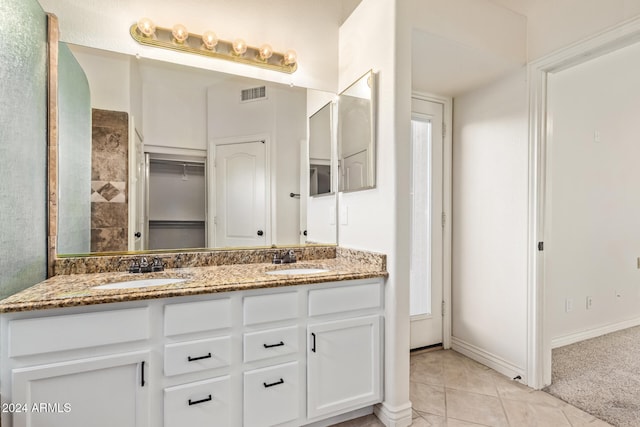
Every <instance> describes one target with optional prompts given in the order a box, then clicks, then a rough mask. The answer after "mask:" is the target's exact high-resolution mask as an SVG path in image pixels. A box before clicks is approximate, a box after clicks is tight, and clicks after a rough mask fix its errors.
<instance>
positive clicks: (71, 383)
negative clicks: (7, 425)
mask: <svg viewBox="0 0 640 427" xmlns="http://www.w3.org/2000/svg"><path fill="white" fill-rule="evenodd" d="M148 357H149V353H148V352H135V353H125V354H116V355H110V356H103V357H96V358H90V359H79V360H73V361H69V362H61V363H54V364H49V365H40V366H33V367H29V368H21V369H14V370H13V372H12V375H13V385H12V389H13V396H12V398H13V401H14V402H21V403H24V404H27V405H28V407H29V410H28V411H24V412H16V413H15V414H14V416H13V426H14V427H86V426H95V427H112V426H118V427H143V426H148V425H149V420H148V412H149V407H148V394H147V393H148V391H147V390H148V389H149V386H148V384H147V377H148V374H147V373H146V372H145V366H144V363H147V362H146V361H147V360H148ZM146 367H148V363H147V366H146ZM34 405H35V406H34Z"/></svg>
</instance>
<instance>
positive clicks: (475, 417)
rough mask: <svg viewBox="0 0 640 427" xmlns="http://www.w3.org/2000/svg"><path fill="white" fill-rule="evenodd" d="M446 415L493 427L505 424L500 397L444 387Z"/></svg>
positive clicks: (505, 419)
mask: <svg viewBox="0 0 640 427" xmlns="http://www.w3.org/2000/svg"><path fill="white" fill-rule="evenodd" d="M446 399H447V417H448V418H455V419H457V420H461V421H468V422H474V423H480V424H485V425H490V426H495V427H500V426H507V425H508V424H507V418H506V417H505V414H504V411H503V409H502V403H501V402H500V399H499V398H497V397H495V396H487V395H484V394H479V393H469V392H466V391H461V390H454V389H449V388H447V389H446Z"/></svg>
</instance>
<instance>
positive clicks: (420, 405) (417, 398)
mask: <svg viewBox="0 0 640 427" xmlns="http://www.w3.org/2000/svg"><path fill="white" fill-rule="evenodd" d="M409 399H410V400H411V404H412V406H413V409H415V410H416V411H419V412H427V413H429V414H434V415H443V416H444V415H446V410H445V401H444V387H441V386H433V385H429V384H422V383H416V382H412V383H411V387H410V389H409Z"/></svg>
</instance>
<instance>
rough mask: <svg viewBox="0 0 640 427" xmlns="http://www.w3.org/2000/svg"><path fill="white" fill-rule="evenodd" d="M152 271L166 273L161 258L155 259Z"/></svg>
mask: <svg viewBox="0 0 640 427" xmlns="http://www.w3.org/2000/svg"><path fill="white" fill-rule="evenodd" d="M151 271H164V264H163V263H162V260H161V259H160V258H159V257H155V258H154V259H153V264H152V265H151Z"/></svg>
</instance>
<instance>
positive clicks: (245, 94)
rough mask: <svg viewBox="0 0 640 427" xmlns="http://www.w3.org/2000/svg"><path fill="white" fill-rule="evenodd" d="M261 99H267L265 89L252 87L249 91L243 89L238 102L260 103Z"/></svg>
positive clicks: (263, 87)
mask: <svg viewBox="0 0 640 427" xmlns="http://www.w3.org/2000/svg"><path fill="white" fill-rule="evenodd" d="M263 99H267V87H266V86H259V87H252V88H250V89H243V90H242V93H241V96H240V101H241V102H251V101H260V100H263Z"/></svg>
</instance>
